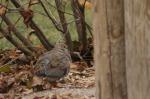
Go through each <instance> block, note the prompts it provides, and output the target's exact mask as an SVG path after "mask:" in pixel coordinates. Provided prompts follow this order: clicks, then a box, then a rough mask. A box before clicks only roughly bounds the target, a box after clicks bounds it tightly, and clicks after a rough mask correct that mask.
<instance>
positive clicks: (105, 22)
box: [93, 0, 127, 99]
mask: <svg viewBox="0 0 150 99" xmlns="http://www.w3.org/2000/svg"><path fill="white" fill-rule="evenodd" d="M93 3H94V14H93V26H94V33H93V34H94V44H95V46H94V47H95V56H94V57H95V65H96V88H97V91H96V93H97V94H96V98H97V99H127V89H126V74H125V41H124V37H125V36H124V7H123V0H95V1H94V2H93Z"/></svg>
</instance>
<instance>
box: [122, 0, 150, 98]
mask: <svg viewBox="0 0 150 99" xmlns="http://www.w3.org/2000/svg"><path fill="white" fill-rule="evenodd" d="M124 1H125V32H126V33H125V35H126V71H127V86H128V99H150V0H124Z"/></svg>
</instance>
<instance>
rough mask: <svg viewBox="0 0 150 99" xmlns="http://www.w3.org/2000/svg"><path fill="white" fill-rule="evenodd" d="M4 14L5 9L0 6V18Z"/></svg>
mask: <svg viewBox="0 0 150 99" xmlns="http://www.w3.org/2000/svg"><path fill="white" fill-rule="evenodd" d="M5 12H6V7H4V6H3V5H1V4H0V16H2V15H4V14H5Z"/></svg>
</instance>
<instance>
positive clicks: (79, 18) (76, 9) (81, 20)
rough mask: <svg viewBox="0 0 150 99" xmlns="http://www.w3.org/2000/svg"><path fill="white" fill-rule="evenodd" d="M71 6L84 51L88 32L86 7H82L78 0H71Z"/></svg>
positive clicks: (82, 50)
mask: <svg viewBox="0 0 150 99" xmlns="http://www.w3.org/2000/svg"><path fill="white" fill-rule="evenodd" d="M71 6H72V10H73V15H74V19H75V23H76V29H77V33H78V39H79V42H80V44H81V52H84V51H85V50H86V48H87V32H86V22H85V15H84V7H82V6H81V5H80V4H79V2H78V0H71Z"/></svg>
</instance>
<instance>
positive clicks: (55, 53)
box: [34, 43, 72, 82]
mask: <svg viewBox="0 0 150 99" xmlns="http://www.w3.org/2000/svg"><path fill="white" fill-rule="evenodd" d="M71 62H72V60H71V56H70V52H69V50H68V49H67V46H66V44H64V43H58V44H56V45H55V47H54V48H53V49H52V50H50V51H48V52H46V53H44V54H42V55H41V56H40V57H39V58H38V60H37V62H36V64H35V66H34V70H35V72H34V74H35V75H37V76H40V77H46V78H48V81H49V82H56V81H58V80H60V79H61V78H64V77H65V76H66V75H67V74H68V73H69V70H70V64H71Z"/></svg>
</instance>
